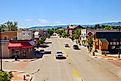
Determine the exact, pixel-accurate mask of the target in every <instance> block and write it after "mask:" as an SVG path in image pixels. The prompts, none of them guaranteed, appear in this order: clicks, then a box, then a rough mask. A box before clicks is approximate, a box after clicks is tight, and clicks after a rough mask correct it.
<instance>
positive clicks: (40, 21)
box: [38, 19, 49, 24]
mask: <svg viewBox="0 0 121 81" xmlns="http://www.w3.org/2000/svg"><path fill="white" fill-rule="evenodd" d="M38 21H39V23H40V24H49V21H48V20H46V19H38Z"/></svg>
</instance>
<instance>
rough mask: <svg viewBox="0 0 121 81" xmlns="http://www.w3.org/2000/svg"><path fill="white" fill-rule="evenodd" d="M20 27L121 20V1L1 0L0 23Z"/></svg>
mask: <svg viewBox="0 0 121 81" xmlns="http://www.w3.org/2000/svg"><path fill="white" fill-rule="evenodd" d="M8 20H10V21H17V22H18V25H19V27H30V26H36V25H59V24H81V25H84V24H95V23H104V22H115V21H121V0H0V23H4V22H6V21H8Z"/></svg>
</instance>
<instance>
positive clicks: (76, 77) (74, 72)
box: [58, 40, 83, 81]
mask: <svg viewBox="0 0 121 81" xmlns="http://www.w3.org/2000/svg"><path fill="white" fill-rule="evenodd" d="M58 44H59V47H60V48H61V50H62V52H63V53H64V56H65V57H66V58H67V57H68V59H69V62H71V59H70V58H69V56H68V54H67V53H66V51H65V49H64V47H63V45H62V44H61V43H60V41H59V40H58ZM72 76H73V78H74V81H83V80H82V78H81V77H80V74H79V72H78V71H77V70H76V69H74V68H73V69H72Z"/></svg>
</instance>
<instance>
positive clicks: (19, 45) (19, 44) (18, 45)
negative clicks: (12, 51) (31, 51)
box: [8, 43, 22, 48]
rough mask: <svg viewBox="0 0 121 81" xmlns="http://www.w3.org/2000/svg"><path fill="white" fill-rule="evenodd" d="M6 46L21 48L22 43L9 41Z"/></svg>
mask: <svg viewBox="0 0 121 81" xmlns="http://www.w3.org/2000/svg"><path fill="white" fill-rule="evenodd" d="M8 47H9V48H17V47H19V48H21V47H22V44H21V43H9V44H8Z"/></svg>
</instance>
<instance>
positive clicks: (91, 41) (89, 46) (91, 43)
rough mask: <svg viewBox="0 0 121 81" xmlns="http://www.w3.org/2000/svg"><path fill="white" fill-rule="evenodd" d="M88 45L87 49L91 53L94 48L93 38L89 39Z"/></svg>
mask: <svg viewBox="0 0 121 81" xmlns="http://www.w3.org/2000/svg"><path fill="white" fill-rule="evenodd" d="M87 43H88V46H87V47H88V49H89V51H90V52H91V50H92V47H93V37H89V38H88V40H87Z"/></svg>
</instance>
